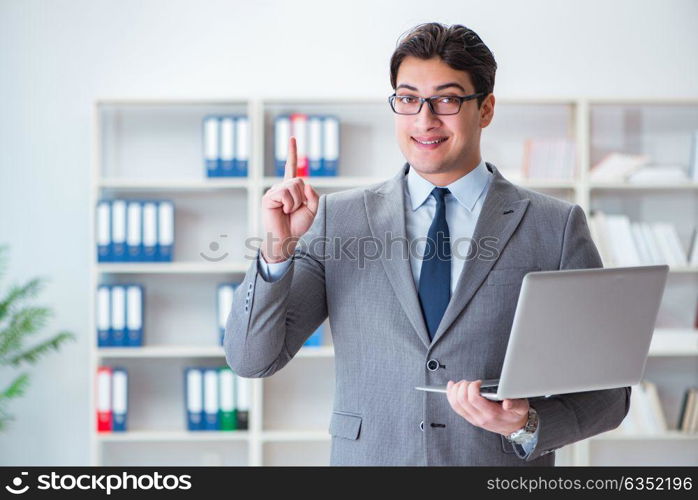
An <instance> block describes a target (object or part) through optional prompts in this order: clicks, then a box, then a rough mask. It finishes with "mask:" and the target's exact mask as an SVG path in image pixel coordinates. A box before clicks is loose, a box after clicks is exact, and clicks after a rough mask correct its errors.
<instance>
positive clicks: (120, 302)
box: [110, 285, 127, 347]
mask: <svg viewBox="0 0 698 500" xmlns="http://www.w3.org/2000/svg"><path fill="white" fill-rule="evenodd" d="M110 303H111V334H112V335H111V342H110V345H111V346H114V347H123V346H125V345H126V335H127V333H126V287H125V286H123V285H113V286H112V287H111V301H110Z"/></svg>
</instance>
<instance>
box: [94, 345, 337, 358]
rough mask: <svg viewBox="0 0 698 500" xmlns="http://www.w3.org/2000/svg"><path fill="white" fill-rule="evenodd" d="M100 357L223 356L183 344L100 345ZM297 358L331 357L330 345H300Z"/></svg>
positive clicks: (219, 349) (217, 349)
mask: <svg viewBox="0 0 698 500" xmlns="http://www.w3.org/2000/svg"><path fill="white" fill-rule="evenodd" d="M97 356H98V358H100V359H109V358H224V357H225V351H224V350H223V347H222V346H185V345H171V346H169V345H163V346H143V347H100V348H98V349H97ZM295 357H297V358H332V357H334V348H333V347H332V346H319V347H302V348H301V350H300V351H298V354H297V355H296V356H295Z"/></svg>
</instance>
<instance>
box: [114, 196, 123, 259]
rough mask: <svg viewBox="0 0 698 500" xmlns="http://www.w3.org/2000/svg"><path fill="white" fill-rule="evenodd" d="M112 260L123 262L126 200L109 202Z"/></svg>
mask: <svg viewBox="0 0 698 500" xmlns="http://www.w3.org/2000/svg"><path fill="white" fill-rule="evenodd" d="M111 243H112V260H114V261H115V262H125V261H126V260H127V258H126V257H127V256H126V201H125V200H113V201H112V202H111Z"/></svg>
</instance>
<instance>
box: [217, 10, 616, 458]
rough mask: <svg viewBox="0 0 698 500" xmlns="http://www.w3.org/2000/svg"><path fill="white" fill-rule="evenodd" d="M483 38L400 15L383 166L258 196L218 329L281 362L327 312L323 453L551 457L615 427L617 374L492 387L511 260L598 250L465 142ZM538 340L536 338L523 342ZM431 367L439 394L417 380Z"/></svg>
mask: <svg viewBox="0 0 698 500" xmlns="http://www.w3.org/2000/svg"><path fill="white" fill-rule="evenodd" d="M496 67H497V66H496V63H495V60H494V57H493V56H492V53H491V52H490V51H489V49H488V48H487V47H486V46H485V44H484V43H483V42H482V40H481V39H480V38H479V37H478V36H477V34H475V33H474V32H473V31H472V30H469V29H468V28H465V27H463V26H460V25H454V26H451V27H446V26H443V25H440V24H437V23H429V24H424V25H420V26H417V27H416V28H414V29H413V30H412V31H411V32H409V33H408V34H406V36H404V37H403V38H402V40H401V41H400V42H399V43H398V46H397V48H396V50H395V52H394V54H393V56H392V59H391V84H392V86H393V89H395V94H393V96H391V98H390V106H391V108H392V110H393V112H394V113H395V125H396V136H397V140H398V143H399V146H400V149H401V150H402V152H403V154H404V156H405V158H406V159H407V163H406V164H405V165H404V166H403V167H401V168H399V170H398V171H397V172H396V174H395V175H394V176H393V177H392V178H391V179H389V180H387V181H385V182H381V183H378V184H375V185H372V186H369V187H367V188H357V189H351V190H347V191H342V192H337V193H332V194H328V195H322V196H318V194H317V193H316V192H315V190H314V189H313V188H312V187H311V186H310V185H309V184H308V183H307V182H305V181H304V180H303V179H301V178H298V177H296V149H295V148H296V145H295V139H293V138H292V139H291V141H290V145H289V155H288V161H287V164H286V175H285V177H284V180H283V181H282V182H280V183H279V184H276V185H274V186H273V187H272V188H271V189H270V190H269V191H267V193H266V194H265V195H264V197H263V199H262V213H263V222H264V227H265V230H266V238H265V241H264V242H263V243H262V245H261V248H260V249H259V251H258V255H257V260H256V261H255V262H254V263H253V264H252V265H251V266H250V268H249V269H248V271H247V273H246V275H245V278H244V280H243V282H242V284H241V285H240V286H239V287H238V288H237V290H236V292H235V296H234V300H233V305H232V311H231V313H230V316H229V318H228V322H227V327H226V335H225V353H226V358H227V361H228V363H229V365H230V366H231V368H232V369H233V370H234V371H235V372H236V373H238V374H239V375H241V376H243V377H267V376H270V375H272V374H274V373H276V372H277V371H278V370H280V369H282V368H283V367H284V366H285V365H286V364H287V363H288V362H289V361H290V360H291V358H293V356H294V355H295V354H296V353H297V352H298V350H299V349H300V348H301V346H302V345H303V343H304V342H305V340H306V339H307V338H308V337H309V336H310V335H311V334H312V332H313V331H315V329H316V328H317V327H318V326H319V325H320V324H321V323H322V322H323V321H324V320H325V319H326V318H327V317H328V316H329V320H330V329H331V332H332V338H333V343H334V350H335V369H336V377H335V379H336V391H335V398H334V406H333V411H332V415H331V420H330V427H329V431H330V434H331V435H332V450H331V464H332V465H522V466H540V465H548V466H552V465H554V464H555V451H554V450H556V449H557V448H560V447H561V446H564V445H567V444H569V443H573V442H575V441H579V440H581V439H585V438H587V437H589V436H593V435H595V434H599V433H602V432H605V431H608V430H611V429H613V428H615V427H617V426H618V425H619V424H620V422H621V421H622V420H623V418H624V417H625V415H626V414H627V412H628V409H629V401H630V388H629V387H624V388H619V389H611V390H601V391H590V392H584V393H575V394H560V395H553V396H550V397H541V398H532V399H530V400H529V399H515V400H505V401H503V402H493V401H490V400H487V399H485V398H483V397H482V396H481V395H480V393H479V388H480V383H481V381H482V380H483V379H488V378H498V377H499V376H500V372H501V368H502V364H503V360H504V354H505V352H506V347H507V342H508V339H509V334H510V330H511V326H512V322H513V316H514V311H515V308H516V303H517V299H518V294H519V290H520V287H521V282H522V279H523V277H524V275H525V274H526V273H527V272H530V271H538V270H554V269H577V268H593V267H602V263H601V260H600V258H599V254H598V252H597V250H596V248H595V246H594V243H593V242H592V240H591V237H590V234H589V229H588V227H587V224H586V218H585V215H584V212H583V211H582V209H581V208H580V207H579V206H578V205H575V204H571V203H567V202H565V201H561V200H558V199H555V198H552V197H550V196H546V195H543V194H540V193H536V192H534V191H529V190H527V189H524V188H521V187H518V186H516V185H514V184H512V183H510V182H509V181H508V180H506V179H505V178H504V177H503V176H502V175H501V173H500V172H499V170H498V169H497V168H496V167H495V166H494V165H493V164H491V163H488V162H485V161H484V160H483V158H482V156H481V154H480V134H481V131H482V129H483V128H485V127H486V126H487V125H489V123H490V122H491V120H492V118H493V115H494V104H495V98H494V95H493V94H492V91H493V88H494V75H495V71H496ZM539 348H540V349H545V346H539ZM439 384H441V385H445V384H447V385H448V393H447V395H446V396H444V395H443V394H438V393H427V392H420V391H417V390H415V389H414V387H415V386H417V385H439Z"/></svg>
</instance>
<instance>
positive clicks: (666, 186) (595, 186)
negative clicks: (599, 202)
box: [589, 181, 698, 191]
mask: <svg viewBox="0 0 698 500" xmlns="http://www.w3.org/2000/svg"><path fill="white" fill-rule="evenodd" d="M589 189H590V190H592V191H603V190H607V191H658V190H674V189H679V190H683V191H690V190H694V189H698V182H688V181H686V182H673V183H666V182H656V183H652V184H649V183H648V184H630V183H627V182H591V183H590V184H589Z"/></svg>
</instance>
